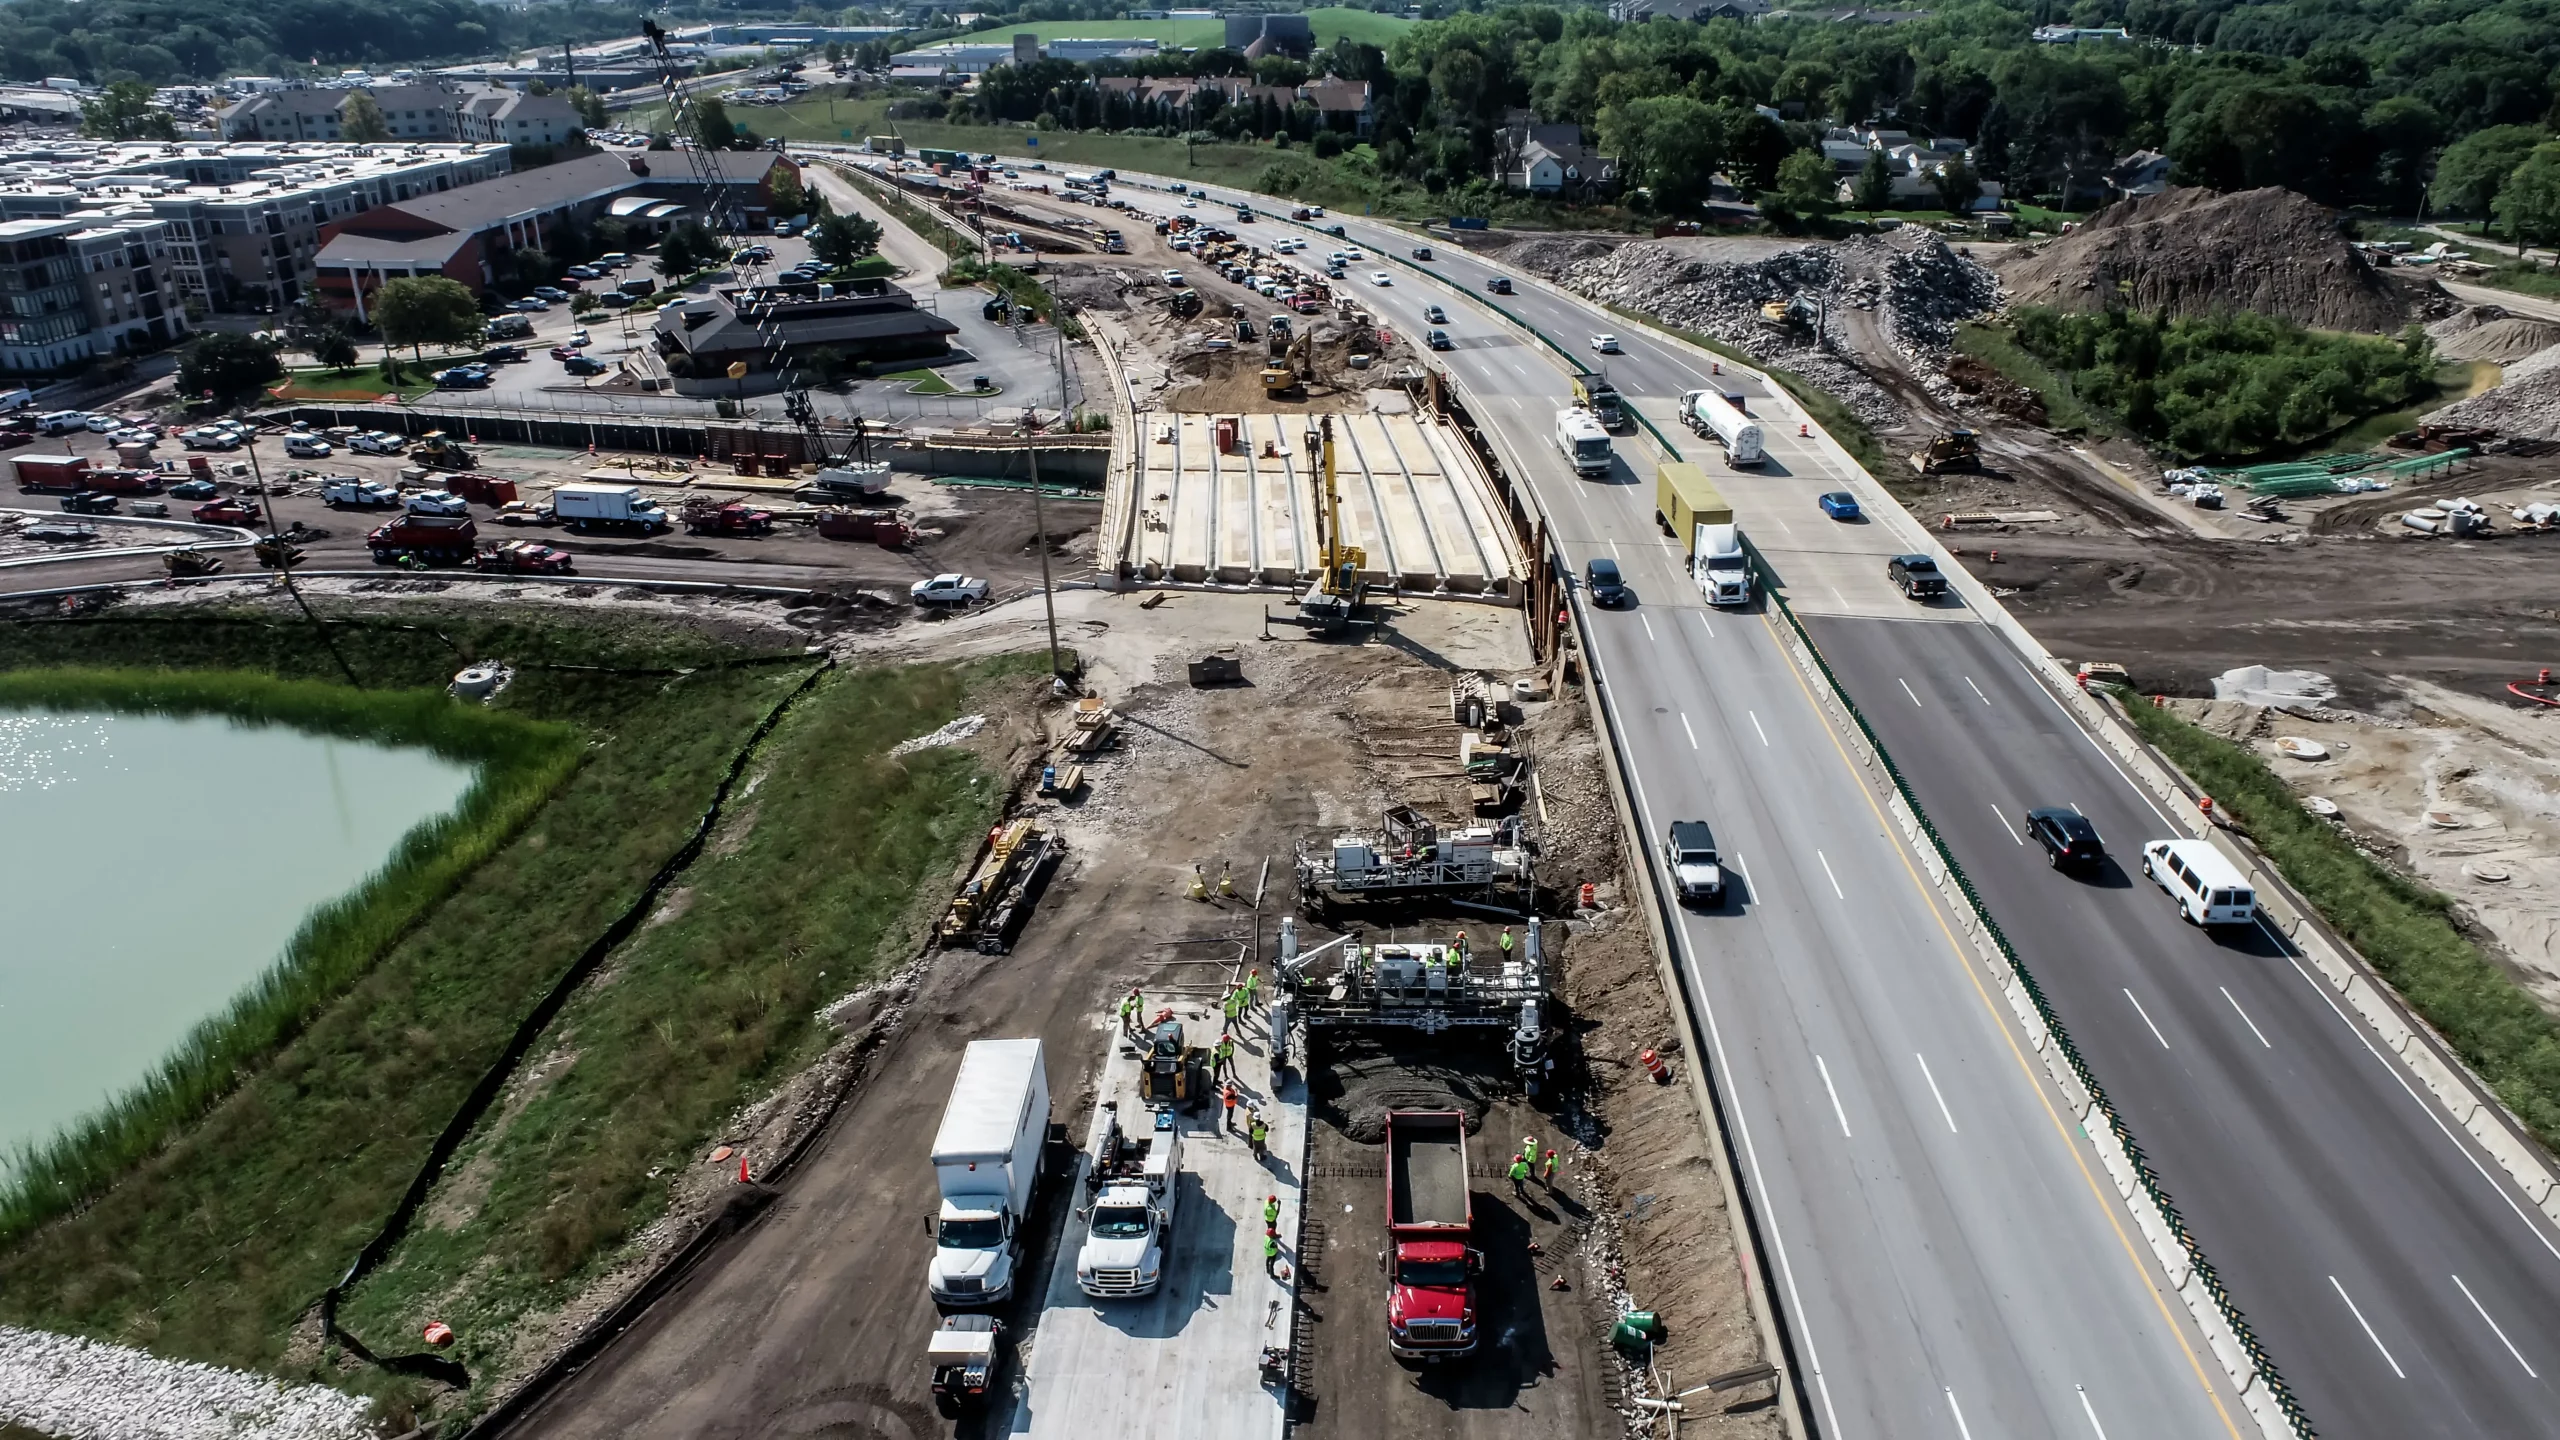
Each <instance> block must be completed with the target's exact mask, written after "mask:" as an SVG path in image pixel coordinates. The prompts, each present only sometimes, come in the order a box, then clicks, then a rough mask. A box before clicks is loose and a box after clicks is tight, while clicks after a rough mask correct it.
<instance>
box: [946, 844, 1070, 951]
mask: <svg viewBox="0 0 2560 1440" xmlns="http://www.w3.org/2000/svg"><path fill="white" fill-rule="evenodd" d="M1065 853H1066V842H1065V841H1063V840H1061V839H1060V838H1059V837H1058V835H1057V833H1056V832H1055V831H1052V830H1049V829H1047V828H1045V827H1043V826H1040V825H1036V824H1034V823H1032V822H1031V821H1029V820H1012V821H1008V822H1006V823H1005V824H1002V825H999V826H997V827H996V828H995V830H994V832H993V833H992V834H991V835H990V836H989V837H988V840H987V853H986V855H985V856H984V857H983V858H981V859H980V860H979V861H978V868H977V869H976V870H974V871H972V872H971V873H970V876H969V881H968V883H967V884H965V885H963V886H961V887H960V893H959V894H958V895H956V896H953V897H952V900H951V908H950V909H949V910H948V911H946V912H944V914H943V917H942V924H941V925H940V927H938V933H939V935H940V936H941V939H942V943H943V945H944V946H945V947H946V948H949V947H956V946H961V945H967V946H971V947H973V948H975V949H976V950H977V952H978V953H979V954H981V955H1002V954H1005V953H1007V952H1009V951H1010V950H1011V949H1012V948H1013V937H1014V936H1015V935H1016V934H1018V933H1019V932H1020V931H1021V929H1022V922H1023V921H1024V920H1026V919H1028V918H1029V917H1030V912H1031V905H1032V902H1033V901H1034V900H1035V899H1036V898H1037V897H1038V893H1039V887H1040V885H1041V883H1042V882H1044V881H1046V880H1047V879H1048V878H1049V872H1050V870H1052V869H1053V868H1055V867H1056V865H1057V863H1058V860H1059V857H1060V856H1062V855H1064V854H1065Z"/></svg>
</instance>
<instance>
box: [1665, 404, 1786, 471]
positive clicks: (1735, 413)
mask: <svg viewBox="0 0 2560 1440" xmlns="http://www.w3.org/2000/svg"><path fill="white" fill-rule="evenodd" d="M1680 420H1681V423H1683V424H1685V425H1687V426H1688V427H1689V428H1690V429H1691V430H1693V431H1695V432H1697V433H1698V434H1700V435H1713V436H1714V437H1716V443H1717V444H1719V445H1722V446H1723V447H1724V458H1725V463H1727V464H1729V465H1735V466H1743V465H1757V464H1759V463H1760V462H1761V461H1763V460H1765V459H1767V458H1768V452H1767V451H1765V450H1764V449H1762V448H1761V435H1760V422H1759V421H1757V420H1754V419H1752V418H1751V417H1750V416H1748V415H1745V414H1743V413H1742V407H1740V406H1738V405H1736V404H1734V403H1733V402H1732V401H1730V400H1727V399H1726V398H1725V397H1724V396H1723V395H1721V394H1719V393H1717V392H1716V391H1713V390H1688V391H1683V392H1682V393H1681V396H1680Z"/></svg>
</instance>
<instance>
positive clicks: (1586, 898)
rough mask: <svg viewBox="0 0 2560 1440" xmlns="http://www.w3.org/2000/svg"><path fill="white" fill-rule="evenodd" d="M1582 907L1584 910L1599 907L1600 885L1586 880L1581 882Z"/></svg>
mask: <svg viewBox="0 0 2560 1440" xmlns="http://www.w3.org/2000/svg"><path fill="white" fill-rule="evenodd" d="M1582 908H1583V909H1585V910H1597V909H1599V908H1600V887H1599V886H1597V885H1594V884H1592V883H1591V882H1590V881H1588V880H1585V881H1583V882H1582Z"/></svg>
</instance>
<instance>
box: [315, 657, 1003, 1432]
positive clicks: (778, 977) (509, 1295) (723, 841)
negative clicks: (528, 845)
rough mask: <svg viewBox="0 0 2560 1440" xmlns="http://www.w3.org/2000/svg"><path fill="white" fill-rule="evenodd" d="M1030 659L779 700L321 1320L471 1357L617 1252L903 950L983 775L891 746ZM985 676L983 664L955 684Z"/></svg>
mask: <svg viewBox="0 0 2560 1440" xmlns="http://www.w3.org/2000/svg"><path fill="white" fill-rule="evenodd" d="M1044 666H1045V657H1040V656H1030V657H1011V658H1006V659H999V660H995V661H990V662H986V663H983V664H978V665H930V666H911V667H904V668H898V669H883V670H871V671H863V672H842V673H838V674H835V675H831V676H829V677H828V678H827V679H826V680H825V681H823V682H822V683H821V685H820V688H819V689H818V690H817V691H815V692H814V693H812V694H811V695H809V696H808V697H807V698H805V699H803V700H802V701H801V702H800V703H799V704H798V705H797V706H795V707H794V709H793V710H792V712H791V714H790V716H789V718H787V719H786V720H785V721H784V722H783V724H782V726H781V727H780V728H779V729H778V730H777V731H776V732H775V733H774V735H773V736H772V737H771V738H770V739H769V740H768V741H767V742H766V744H765V747H764V750H763V751H762V753H761V754H760V755H759V757H758V759H757V761H756V762H755V765H754V768H753V769H752V770H751V771H750V772H749V773H750V782H751V783H753V784H754V785H755V789H754V792H753V794H752V795H751V796H749V797H747V798H746V800H745V801H744V803H743V804H740V805H739V806H737V808H736V809H734V810H733V811H732V814H731V818H730V819H729V820H728V821H727V822H726V823H724V825H723V827H722V829H721V831H720V832H719V833H718V834H717V835H716V836H715V837H714V840H713V842H712V845H711V847H710V850H709V852H708V853H707V854H706V855H705V857H704V859H703V860H702V861H701V862H700V863H699V864H697V865H696V867H695V868H694V870H693V872H692V873H691V874H689V875H688V876H687V877H686V878H685V880H684V882H683V883H684V888H683V889H681V890H678V891H676V892H673V893H672V895H671V897H670V899H669V901H668V903H667V904H666V905H665V906H664V908H663V909H662V911H661V913H660V918H659V919H658V920H657V921H655V922H653V923H652V924H651V926H650V927H649V928H646V929H644V930H643V931H642V932H641V933H640V935H639V936H638V937H637V938H635V939H634V940H633V941H632V942H631V943H630V944H628V945H626V946H625V947H624V948H623V949H622V950H621V951H619V952H617V953H616V954H615V956H614V958H613V959H612V960H611V961H610V962H608V963H609V965H610V967H611V969H610V972H609V973H610V975H611V980H610V983H599V984H596V985H593V986H590V987H589V988H588V989H587V990H586V991H584V992H583V993H581V994H580V996H579V997H578V998H577V999H576V1000H574V1001H573V1002H572V1003H571V1005H570V1007H569V1009H568V1010H567V1011H566V1012H565V1013H564V1014H563V1015H562V1017H561V1019H560V1022H559V1024H558V1025H557V1026H556V1027H555V1037H556V1038H553V1039H551V1040H549V1041H546V1043H545V1044H544V1045H540V1046H537V1047H536V1048H535V1050H534V1052H533V1053H532V1054H531V1055H529V1056H528V1057H527V1060H526V1065H525V1069H524V1071H523V1073H524V1074H525V1075H526V1076H527V1077H531V1078H528V1079H527V1080H525V1081H524V1082H521V1083H520V1084H519V1085H518V1087H517V1088H516V1089H515V1090H514V1091H513V1092H511V1093H510V1095H509V1096H508V1097H507V1098H506V1099H505V1100H504V1101H502V1102H501V1104H500V1106H499V1107H498V1108H497V1109H496V1110H494V1111H493V1112H492V1114H491V1116H490V1117H489V1118H488V1119H487V1120H486V1121H484V1122H483V1123H482V1124H481V1126H480V1127H479V1129H478V1130H477V1131H476V1132H475V1133H474V1134H473V1136H472V1138H471V1140H470V1141H469V1142H468V1144H467V1145H466V1146H465V1148H464V1149H463V1151H462V1152H461V1153H460V1154H459V1155H458V1156H457V1157H456V1160H455V1163H454V1165H453V1166H452V1167H451V1168H449V1169H448V1171H447V1172H446V1179H445V1181H444V1182H443V1184H442V1185H441V1186H440V1188H439V1190H438V1192H437V1193H436V1195H435V1196H434V1197H432V1198H431V1199H430V1201H429V1204H428V1207H427V1212H426V1213H427V1216H428V1217H429V1218H428V1219H427V1220H426V1221H424V1222H422V1223H421V1224H420V1225H419V1226H418V1227H417V1228H416V1229H415V1230H413V1231H412V1232H411V1233H410V1235H409V1236H408V1238H407V1239H405V1240H404V1241H403V1242H402V1243H401V1245H400V1247H399V1248H398V1249H397V1250H395V1251H394V1252H393V1254H392V1256H391V1258H390V1259H389V1260H388V1262H387V1263H386V1264H385V1265H384V1267H383V1268H382V1269H381V1270H379V1271H377V1272H376V1273H375V1274H374V1275H373V1276H372V1277H371V1278H369V1279H368V1280H366V1281H365V1282H364V1283H363V1284H362V1285H360V1286H359V1287H358V1288H357V1289H356V1290H355V1292H354V1293H353V1294H351V1295H350V1296H349V1298H348V1300H347V1303H346V1305H345V1307H344V1308H343V1309H342V1310H341V1312H340V1315H341V1320H342V1322H343V1323H345V1324H346V1325H347V1326H348V1327H349V1328H350V1329H351V1330H353V1331H355V1332H356V1333H357V1334H359V1335H365V1336H381V1337H385V1338H398V1337H404V1336H408V1335H414V1334H415V1333H417V1329H418V1327H419V1326H420V1325H421V1324H423V1323H424V1322H425V1320H426V1319H427V1318H429V1317H436V1318H442V1319H444V1320H446V1321H447V1322H448V1323H450V1324H452V1325H453V1326H454V1327H455V1328H456V1329H457V1330H458V1331H459V1332H460V1333H461V1336H462V1339H461V1341H460V1343H459V1344H458V1345H457V1347H456V1352H455V1353H456V1357H457V1358H458V1359H460V1360H461V1361H462V1362H463V1363H464V1364H465V1365H466V1366H468V1367H470V1368H471V1369H472V1370H473V1372H474V1373H475V1375H479V1376H483V1377H486V1376H489V1375H491V1374H493V1373H494V1372H495V1371H497V1370H498V1369H499V1368H500V1367H501V1366H503V1365H504V1364H505V1363H506V1362H508V1361H509V1360H511V1359H512V1358H513V1357H514V1354H515V1346H516V1344H517V1342H518V1340H519V1339H520V1337H521V1334H522V1331H523V1327H524V1325H525V1324H526V1322H528V1321H535V1322H538V1321H540V1320H541V1319H543V1318H544V1317H547V1316H549V1315H550V1314H552V1313H554V1312H556V1311H557V1310H558V1309H559V1308H560V1306H561V1305H562V1304H564V1303H565V1302H566V1301H568V1300H569V1299H570V1298H572V1297H573V1296H574V1295H576V1294H577V1292H578V1291H579V1289H580V1288H581V1287H582V1286H584V1285H586V1284H587V1283H589V1282H591V1281H593V1280H594V1279H595V1278H597V1277H598V1276H599V1275H602V1274H604V1273H607V1272H609V1271H611V1270H612V1269H614V1268H615V1267H616V1266H617V1265H619V1264H620V1263H622V1262H623V1261H625V1260H626V1259H628V1258H629V1256H630V1253H631V1251H630V1247H629V1245H628V1244H627V1241H628V1239H629V1237H631V1236H633V1235H635V1234H637V1233H638V1232H639V1231H640V1230H641V1229H642V1228H643V1227H645V1226H647V1225H648V1224H649V1223H650V1222H651V1221H653V1220H655V1219H657V1218H658V1217H659V1216H660V1215H662V1214H663V1213H664V1212H665V1210H666V1206H667V1201H668V1194H669V1190H670V1187H671V1186H672V1185H673V1184H674V1183H675V1180H674V1179H673V1178H672V1177H675V1176H679V1175H681V1174H683V1173H684V1172H686V1171H687V1170H689V1169H692V1168H695V1167H699V1166H702V1165H705V1164H707V1163H709V1162H708V1160H707V1158H706V1152H707V1151H708V1150H709V1148H710V1147H711V1145H712V1144H713V1142H715V1141H717V1140H719V1139H721V1138H723V1132H722V1131H721V1129H720V1128H719V1127H721V1126H722V1125H723V1124H724V1123H727V1122H729V1121H730V1120H731V1119H732V1117H734V1116H735V1114H736V1113H737V1111H738V1110H739V1108H740V1107H741V1106H742V1105H745V1104H747V1103H748V1102H750V1101H752V1100H753V1099H754V1098H755V1097H757V1096H758V1095H760V1094H762V1093H764V1092H765V1091H767V1090H768V1089H770V1087H771V1086H772V1085H773V1084H774V1083H775V1082H776V1081H777V1080H779V1079H780V1078H781V1077H783V1076H785V1075H788V1074H790V1073H793V1072H794V1071H796V1070H797V1069H799V1068H800V1067H802V1066H803V1065H805V1064H806V1063H807V1062H809V1061H810V1060H812V1059H813V1058H815V1057H816V1056H817V1055H818V1054H819V1053H821V1052H822V1051H823V1050H824V1049H825V1048H826V1046H827V1045H828V1044H829V1043H831V1041H832V1040H833V1038H834V1037H833V1034H832V1032H830V1031H829V1030H828V1029H827V1028H826V1027H825V1026H824V1025H822V1024H821V1023H820V1022H819V1021H818V1020H816V1019H815V1018H814V1017H815V1014H816V1012H817V1010H818V1009H819V1007H820V1006H822V1005H824V1004H825V1003H826V1002H827V1001H828V1000H829V999H831V998H832V997H834V996H837V995H841V994H843V993H845V992H846V991H848V990H851V989H853V988H855V987H856V986H857V985H859V984H861V983H863V982H865V981H866V980H869V979H871V978H873V977H874V976H876V975H877V974H878V973H879V972H880V971H881V970H882V969H883V968H884V967H885V966H888V965H893V964H895V963H897V962H898V961H899V960H901V959H903V958H904V957H906V956H909V955H912V954H914V953H915V951H916V948H917V946H918V944H919V943H920V942H921V941H922V939H923V936H924V934H925V931H926V929H927V927H928V926H929V925H930V924H931V922H932V920H933V919H934V918H935V916H936V915H937V914H938V913H939V910H940V907H941V905H942V903H943V902H944V900H946V899H947V898H948V897H947V891H946V887H945V885H944V884H943V883H942V882H943V880H944V878H945V877H946V876H948V875H949V874H950V873H952V871H953V870H954V868H955V866H956V865H958V864H960V863H964V862H965V857H967V856H968V855H969V854H971V853H972V852H973V851H974V849H975V847H976V845H977V843H978V840H979V837H980V836H981V835H983V834H984V832H985V830H986V828H987V827H988V826H989V825H990V824H992V823H993V822H994V820H995V818H996V816H997V815H998V813H999V810H1000V807H1001V803H1002V796H1003V791H1004V783H1003V780H1002V779H1001V778H1000V777H998V776H995V775H991V774H989V773H988V772H987V771H986V769H985V767H984V766H983V765H981V764H980V763H979V761H978V760H977V759H976V757H975V756H973V755H971V754H970V753H968V752H966V751H962V750H956V749H940V750H928V751H922V752H918V753H915V754H911V755H907V756H902V757H897V758H891V757H890V756H889V754H888V750H889V748H890V747H891V746H892V745H893V744H894V743H896V742H897V741H898V740H900V739H903V738H905V737H907V736H910V735H918V734H922V733H924V732H926V731H929V730H932V729H934V728H935V727H937V726H939V725H942V724H944V723H946V722H948V721H950V720H952V719H953V718H955V717H957V716H958V715H960V714H961V713H963V712H964V710H972V709H986V708H993V707H995V706H998V705H1002V706H1008V707H1009V706H1013V705H1016V704H1019V703H1022V702H1023V699H1024V696H1025V694H1026V692H1025V691H1024V690H1023V689H1022V688H1021V687H1022V686H1023V685H1024V684H1025V683H1026V682H1025V679H1024V677H1031V676H1036V675H1037V674H1038V673H1039V672H1040V671H1041V670H1042V669H1043V668H1044ZM991 685H994V686H1002V687H1003V688H1002V690H1001V692H1000V693H982V694H980V695H979V696H978V697H977V698H972V692H973V691H978V690H980V689H981V687H986V686H991ZM485 1398H486V1397H485V1392H483V1393H481V1394H475V1395H474V1396H472V1397H471V1398H470V1400H469V1401H468V1402H467V1404H468V1406H469V1407H470V1408H477V1406H478V1405H479V1404H480V1403H481V1402H482V1401H484V1400H485Z"/></svg>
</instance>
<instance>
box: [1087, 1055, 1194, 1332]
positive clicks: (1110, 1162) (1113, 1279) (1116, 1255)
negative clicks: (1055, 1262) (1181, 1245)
mask: <svg viewBox="0 0 2560 1440" xmlns="http://www.w3.org/2000/svg"><path fill="white" fill-rule="evenodd" d="M1101 1108H1102V1138H1101V1139H1100V1140H1098V1141H1096V1142H1095V1144H1094V1151H1093V1166H1092V1168H1091V1169H1089V1170H1087V1171H1086V1172H1085V1176H1084V1184H1085V1189H1086V1191H1087V1192H1088V1193H1090V1194H1091V1195H1092V1197H1093V1203H1092V1208H1091V1209H1090V1210H1089V1211H1088V1212H1087V1214H1086V1217H1085V1220H1086V1224H1085V1239H1084V1245H1083V1247H1082V1248H1080V1249H1079V1250H1077V1251H1076V1286H1077V1288H1079V1289H1081V1290H1083V1291H1084V1293H1086V1294H1087V1295H1091V1296H1093V1297H1094V1298H1095V1299H1097V1300H1113V1299H1121V1298H1133V1297H1136V1296H1140V1295H1152V1294H1154V1293H1155V1292H1156V1287H1157V1286H1159V1285H1161V1284H1163V1283H1164V1271H1165V1264H1166V1262H1167V1260H1168V1259H1169V1258H1170V1257H1171V1256H1172V1254H1173V1209H1174V1198H1175V1196H1176V1194H1177V1193H1178V1192H1179V1189H1180V1185H1181V1176H1182V1127H1181V1126H1180V1125H1178V1124H1176V1123H1175V1121H1174V1116H1173V1110H1172V1108H1171V1107H1169V1106H1168V1107H1166V1108H1164V1109H1160V1110H1155V1111H1152V1112H1150V1113H1149V1114H1148V1116H1147V1130H1146V1133H1145V1134H1144V1135H1143V1136H1133V1135H1130V1134H1127V1133H1126V1132H1124V1131H1122V1130H1121V1128H1120V1106H1119V1104H1118V1102H1116V1101H1104V1102H1103V1104H1102V1107H1101Z"/></svg>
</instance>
